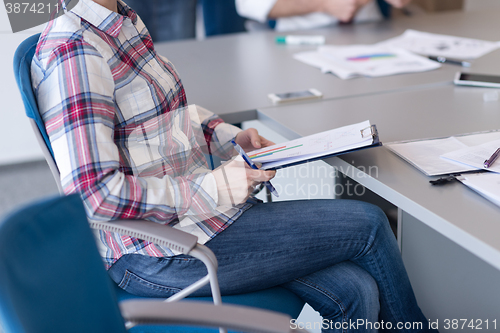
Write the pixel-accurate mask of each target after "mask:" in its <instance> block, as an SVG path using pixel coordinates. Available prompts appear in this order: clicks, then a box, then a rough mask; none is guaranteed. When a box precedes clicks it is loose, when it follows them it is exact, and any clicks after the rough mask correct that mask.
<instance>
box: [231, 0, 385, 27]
mask: <svg viewBox="0 0 500 333" xmlns="http://www.w3.org/2000/svg"><path fill="white" fill-rule="evenodd" d="M276 1H277V0H236V10H237V11H238V14H239V15H240V16H243V17H246V18H249V19H252V20H255V21H257V22H260V23H266V22H267V20H268V16H269V12H270V11H271V9H272V8H273V7H274V4H275V3H276ZM381 19H382V14H381V13H380V10H379V8H378V6H377V3H376V2H375V1H374V0H372V1H371V2H369V3H368V4H367V5H366V6H364V7H363V8H361V9H360V11H359V12H358V14H357V15H356V17H355V18H354V22H363V21H378V20H381ZM336 23H338V19H337V18H336V17H334V16H332V15H328V14H325V13H311V14H307V15H298V16H291V17H282V18H278V19H277V20H276V30H277V31H287V30H302V29H313V28H320V27H325V26H328V25H331V24H336Z"/></svg>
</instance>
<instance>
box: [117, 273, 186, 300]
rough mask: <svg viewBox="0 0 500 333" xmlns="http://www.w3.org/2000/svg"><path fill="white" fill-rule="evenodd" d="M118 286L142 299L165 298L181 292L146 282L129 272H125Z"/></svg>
mask: <svg viewBox="0 0 500 333" xmlns="http://www.w3.org/2000/svg"><path fill="white" fill-rule="evenodd" d="M118 286H119V287H120V288H122V289H123V290H125V291H126V292H128V293H130V294H133V295H137V296H144V297H162V298H167V297H170V296H172V295H173V294H175V293H177V292H179V291H180V290H181V289H179V288H175V287H168V286H163V285H160V284H157V283H154V282H151V281H148V280H146V279H144V278H142V277H140V276H138V275H137V274H134V273H132V272H130V271H129V270H126V271H125V274H124V275H123V278H122V280H121V281H120V283H119V285H118Z"/></svg>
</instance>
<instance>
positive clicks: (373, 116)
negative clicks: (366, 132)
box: [258, 84, 500, 332]
mask: <svg viewBox="0 0 500 333" xmlns="http://www.w3.org/2000/svg"><path fill="white" fill-rule="evenodd" d="M488 91H491V90H489V89H484V88H464V87H455V86H453V85H451V84H448V85H445V86H441V87H434V88H429V87H421V88H415V89H412V90H408V91H399V92H390V93H383V94H376V95H369V96H363V97H357V98H345V99H338V100H329V101H322V102H317V103H313V104H310V105H307V106H304V105H289V106H282V107H275V108H266V109H261V110H259V112H258V116H259V118H260V119H261V120H262V121H264V122H265V123H267V124H268V125H269V126H272V128H275V129H276V130H278V131H279V132H280V133H281V134H282V135H284V136H286V137H288V138H290V139H292V138H296V137H298V136H304V135H309V134H312V133H316V132H320V131H323V130H327V129H331V128H335V127H339V126H343V125H348V124H351V123H355V122H360V121H363V120H366V119H369V120H370V121H371V123H374V124H377V127H378V129H379V134H380V138H381V140H382V141H383V142H390V141H399V140H410V139H418V138H426V137H428V138H431V137H442V136H450V135H455V134H462V133H469V132H476V131H486V130H492V129H498V128H500V101H496V102H484V101H483V94H484V93H485V92H488ZM304 119H307V121H304ZM326 161H327V162H328V163H329V164H331V165H332V166H334V167H337V168H338V169H339V170H340V171H341V172H343V173H345V174H346V175H347V176H349V177H351V178H353V179H354V180H356V181H357V182H359V183H361V184H363V185H364V186H366V187H367V188H369V189H370V190H372V191H373V192H375V193H376V194H378V195H380V196H381V197H383V198H385V199H386V200H388V201H390V202H392V203H393V204H394V205H396V206H397V207H398V208H399V209H400V220H401V223H402V224H401V227H402V228H401V229H400V231H401V235H400V240H401V244H402V253H403V259H404V260H405V264H406V267H407V269H408V272H409V275H410V278H411V280H412V284H413V285H414V288H415V291H416V293H417V298H418V300H419V303H420V305H421V306H422V308H423V310H424V312H425V313H426V315H427V316H429V317H430V318H432V319H440V320H441V321H442V320H444V319H446V318H448V319H454V318H456V319H460V318H464V319H489V320H490V322H491V320H493V319H497V324H498V323H500V315H499V314H498V313H499V312H498V309H500V288H498V283H499V282H498V281H500V207H498V206H496V205H494V204H492V203H490V202H488V201H487V200H485V199H483V198H482V197H480V196H479V195H478V194H476V193H475V192H473V191H471V190H469V189H468V188H467V187H465V186H464V185H462V184H460V183H452V184H448V185H446V186H441V187H436V186H432V185H430V184H429V179H430V178H429V177H427V176H425V175H424V174H422V173H420V172H419V171H418V170H417V169H415V168H413V167H412V166H411V165H409V164H408V163H406V162H405V161H403V160H402V159H400V158H399V157H397V156H396V155H394V154H393V153H391V152H390V151H389V150H388V149H387V148H385V147H379V148H373V149H369V150H365V151H361V152H357V153H352V154H347V155H343V156H341V157H339V158H331V159H328V160H326ZM368 171H369V172H368ZM495 316H496V317H497V318H495ZM497 328H499V329H500V327H499V326H497ZM443 331H446V330H443ZM450 332H451V331H450Z"/></svg>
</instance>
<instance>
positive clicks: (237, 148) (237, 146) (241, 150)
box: [231, 140, 279, 197]
mask: <svg viewBox="0 0 500 333" xmlns="http://www.w3.org/2000/svg"><path fill="white" fill-rule="evenodd" d="M231 143H232V144H233V146H234V149H236V151H237V152H238V154H240V156H241V157H243V159H244V160H245V162H247V164H248V165H249V166H250V167H251V168H252V169H256V170H258V169H259V167H258V166H257V165H256V164H255V163H254V162H252V160H251V159H250V157H248V155H247V154H246V153H245V151H244V150H243V148H241V146H240V145H239V144H237V143H236V142H235V141H234V140H231ZM263 184H264V185H266V187H267V189H268V190H269V191H270V192H271V193H272V194H274V195H275V196H276V197H279V194H278V191H276V189H275V188H274V186H273V185H272V184H271V182H270V181H265V182H263Z"/></svg>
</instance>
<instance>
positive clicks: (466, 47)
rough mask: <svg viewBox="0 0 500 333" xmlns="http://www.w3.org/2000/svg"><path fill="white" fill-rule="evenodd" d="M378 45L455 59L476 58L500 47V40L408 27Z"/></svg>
mask: <svg viewBox="0 0 500 333" xmlns="http://www.w3.org/2000/svg"><path fill="white" fill-rule="evenodd" d="M379 45H388V46H393V47H400V48H403V49H405V50H408V51H411V52H414V53H418V54H422V55H426V56H441V57H445V58H456V59H477V58H479V57H482V56H483V55H485V54H487V53H490V52H491V51H493V50H496V49H498V48H499V47H500V42H488V41H484V40H479V39H471V38H462V37H455V36H447V35H438V34H431V33H428V32H421V31H416V30H411V29H408V30H406V31H405V33H404V34H402V35H401V36H399V37H395V38H391V39H388V40H386V41H385V42H381V43H379Z"/></svg>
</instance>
